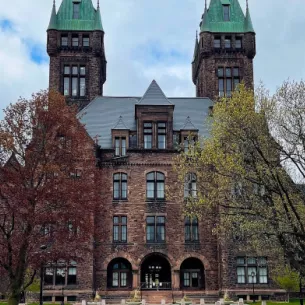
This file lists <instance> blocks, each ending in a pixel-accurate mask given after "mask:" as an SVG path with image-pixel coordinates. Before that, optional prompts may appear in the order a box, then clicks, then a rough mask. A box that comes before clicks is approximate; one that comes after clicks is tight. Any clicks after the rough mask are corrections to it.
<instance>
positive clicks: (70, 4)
mask: <svg viewBox="0 0 305 305" xmlns="http://www.w3.org/2000/svg"><path fill="white" fill-rule="evenodd" d="M74 5H78V6H79V8H78V17H77V18H74V16H73V10H74ZM55 16H56V18H55ZM51 20H52V23H51V21H50V25H52V26H51V28H50V26H49V28H48V29H49V30H50V29H54V30H61V31H94V30H95V31H97V30H98V31H103V25H102V19H101V15H100V10H99V8H97V9H95V8H94V7H93V4H92V0H63V1H62V3H61V5H60V8H59V10H58V12H57V14H56V10H54V6H53V10H52V16H51ZM55 21H56V22H55Z"/></svg>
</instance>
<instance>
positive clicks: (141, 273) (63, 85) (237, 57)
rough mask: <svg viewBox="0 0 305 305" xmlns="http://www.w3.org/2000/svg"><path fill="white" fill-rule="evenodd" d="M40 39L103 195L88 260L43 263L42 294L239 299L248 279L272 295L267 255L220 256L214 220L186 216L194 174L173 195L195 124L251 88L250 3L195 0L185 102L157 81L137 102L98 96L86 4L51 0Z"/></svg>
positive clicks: (94, 18) (96, 36)
mask: <svg viewBox="0 0 305 305" xmlns="http://www.w3.org/2000/svg"><path fill="white" fill-rule="evenodd" d="M47 34H48V44H47V50H48V54H49V56H50V88H53V89H55V90H58V91H60V92H62V93H63V94H64V95H65V96H66V97H67V101H68V102H69V103H70V104H77V105H78V107H79V108H80V114H81V115H82V118H81V120H82V121H83V122H84V123H85V124H86V128H87V131H88V133H89V135H90V136H91V137H92V138H94V139H95V140H96V143H97V145H98V151H97V158H98V166H99V168H100V176H99V177H97V179H96V180H97V183H99V184H100V186H101V199H100V202H99V208H98V211H97V213H96V215H95V236H94V240H95V242H94V245H95V249H94V254H93V257H92V258H88V260H87V261H86V262H84V263H82V264H79V265H71V266H68V267H67V269H66V272H65V271H64V270H63V269H64V268H63V267H62V266H57V267H55V269H52V270H50V269H46V270H45V286H44V299H45V300H48V301H49V300H57V301H60V300H62V298H63V297H65V299H67V300H68V301H72V300H74V299H81V298H83V297H89V296H91V295H92V294H93V295H94V294H95V292H96V291H97V292H98V293H99V294H100V295H101V296H102V297H107V298H114V299H116V298H117V299H118V298H126V297H127V296H128V295H129V294H130V291H131V290H133V289H140V290H141V296H142V297H143V298H145V299H146V300H148V301H150V302H160V300H161V299H166V300H167V301H172V300H178V299H180V298H181V297H182V296H183V295H184V294H186V295H188V296H190V297H193V298H197V299H198V298H200V297H203V298H205V299H208V298H210V299H211V300H212V299H216V298H218V297H219V295H220V294H223V293H224V292H225V291H226V290H228V291H229V292H230V293H232V294H235V295H239V296H244V297H245V296H249V295H251V294H252V283H255V286H256V287H255V288H256V291H257V294H258V295H260V296H261V295H270V294H271V293H274V292H275V290H274V289H272V287H271V285H272V284H271V283H270V282H269V277H268V266H267V258H266V257H253V255H251V253H234V252H230V251H229V250H228V249H227V248H226V247H225V246H224V245H221V244H219V242H218V240H217V238H216V237H215V236H214V235H212V233H211V231H212V228H213V219H208V218H207V219H205V220H201V221H198V219H189V218H185V217H184V215H183V207H184V204H185V201H186V199H187V197H188V196H195V195H196V176H195V175H194V174H190V175H189V177H187V179H186V184H185V191H184V194H180V192H179V189H180V188H179V187H178V179H177V174H176V173H175V172H174V171H173V169H172V164H173V161H172V159H173V157H174V156H176V155H177V154H179V151H180V148H181V147H182V148H183V149H184V150H187V149H188V144H189V141H190V140H191V141H192V139H196V138H197V137H198V136H202V135H207V134H208V127H207V126H206V125H205V124H204V123H203V122H204V121H205V119H206V118H207V117H208V116H209V114H210V110H211V107H212V106H213V101H215V100H216V99H217V98H218V97H219V96H220V97H221V96H228V97H230V95H231V92H232V91H233V90H234V88H235V86H236V85H237V84H238V83H240V81H244V82H245V84H246V85H247V86H249V87H251V86H253V58H254V57H255V54H256V46H255V32H254V29H253V26H252V22H251V17H250V12H249V8H248V6H247V11H246V14H244V13H243V11H242V9H241V7H240V4H239V2H238V0H211V2H210V5H209V8H208V7H207V4H206V5H205V10H204V14H203V16H202V20H201V23H200V35H199V40H198V39H197V37H196V41H195V50H194V58H193V63H192V71H193V82H194V84H195V85H196V95H197V97H190V98H175V97H174V98H172V97H166V96H165V94H164V93H163V91H162V89H161V88H160V87H159V85H158V84H157V82H156V81H152V83H151V84H150V85H149V87H148V89H147V91H146V93H145V94H144V95H143V96H142V97H108V96H103V84H104V82H105V81H106V56H105V48H104V29H103V26H102V21H101V16H100V10H99V5H98V7H97V8H96V9H95V8H94V7H93V4H92V2H91V0H63V1H62V4H61V6H60V8H59V10H58V12H56V8H55V3H54V5H53V10H52V15H51V20H50V25H49V28H48V31H47ZM190 47H191V46H190ZM190 134H191V135H192V137H190ZM169 186H170V192H171V196H170V197H169V196H168V195H167V193H166V189H167V188H168V187H169Z"/></svg>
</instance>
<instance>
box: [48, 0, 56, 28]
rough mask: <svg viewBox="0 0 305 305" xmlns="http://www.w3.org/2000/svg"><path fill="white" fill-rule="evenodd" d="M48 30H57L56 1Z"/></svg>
mask: <svg viewBox="0 0 305 305" xmlns="http://www.w3.org/2000/svg"><path fill="white" fill-rule="evenodd" d="M48 30H57V15H56V3H55V0H53V8H52V13H51V18H50V23H49V26H48Z"/></svg>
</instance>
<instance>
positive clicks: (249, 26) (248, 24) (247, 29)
mask: <svg viewBox="0 0 305 305" xmlns="http://www.w3.org/2000/svg"><path fill="white" fill-rule="evenodd" d="M245 33H255V31H254V28H253V24H252V20H251V16H250V10H249V6H248V3H247V11H246V18H245Z"/></svg>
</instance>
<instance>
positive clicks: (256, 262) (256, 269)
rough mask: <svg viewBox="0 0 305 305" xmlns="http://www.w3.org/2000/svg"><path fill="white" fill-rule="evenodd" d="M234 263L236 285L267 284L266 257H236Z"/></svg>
mask: <svg viewBox="0 0 305 305" xmlns="http://www.w3.org/2000/svg"><path fill="white" fill-rule="evenodd" d="M236 263H237V264H236V265H237V267H236V268H237V283H238V284H256V283H259V284H267V283H268V267H267V258H266V257H238V258H237V260H236Z"/></svg>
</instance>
